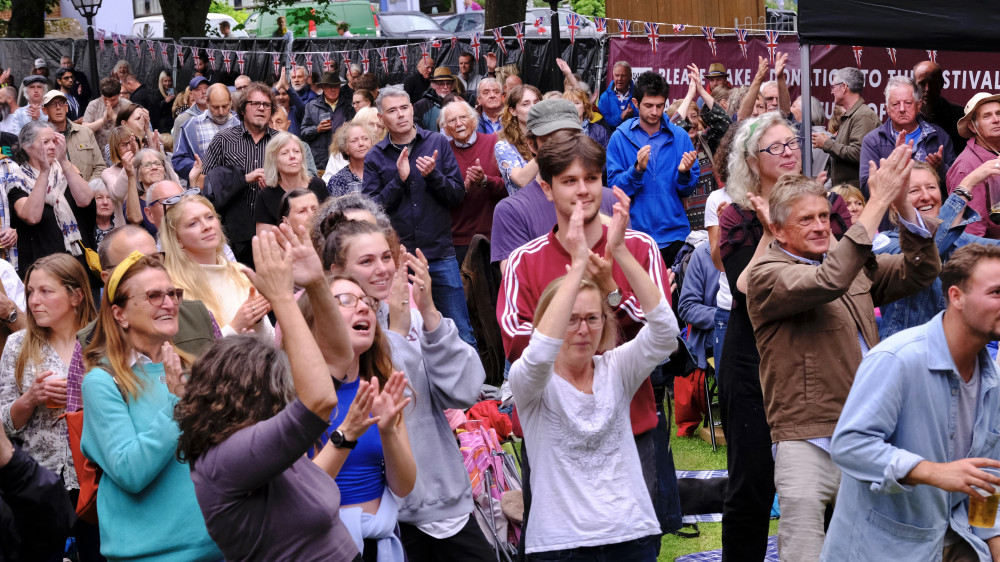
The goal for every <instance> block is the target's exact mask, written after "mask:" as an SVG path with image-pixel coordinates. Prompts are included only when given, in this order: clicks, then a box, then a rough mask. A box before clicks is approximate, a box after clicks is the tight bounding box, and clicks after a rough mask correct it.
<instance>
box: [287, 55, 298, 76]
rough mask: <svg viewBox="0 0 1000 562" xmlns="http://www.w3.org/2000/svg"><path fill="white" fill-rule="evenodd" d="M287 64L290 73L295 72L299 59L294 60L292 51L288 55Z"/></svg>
mask: <svg viewBox="0 0 1000 562" xmlns="http://www.w3.org/2000/svg"><path fill="white" fill-rule="evenodd" d="M288 64H289V65H291V67H292V74H295V69H296V67H298V66H299V61H297V60H295V54H294V53H293V54H291V55H289V56H288Z"/></svg>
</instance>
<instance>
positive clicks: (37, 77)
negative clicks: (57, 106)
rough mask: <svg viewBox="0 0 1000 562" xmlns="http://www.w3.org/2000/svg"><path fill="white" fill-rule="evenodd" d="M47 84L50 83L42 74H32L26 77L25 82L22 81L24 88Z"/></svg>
mask: <svg viewBox="0 0 1000 562" xmlns="http://www.w3.org/2000/svg"><path fill="white" fill-rule="evenodd" d="M46 83H48V80H46V79H45V77H44V76H42V75H41V74H31V75H29V76H25V77H24V80H21V85H22V86H27V85H28V84H46Z"/></svg>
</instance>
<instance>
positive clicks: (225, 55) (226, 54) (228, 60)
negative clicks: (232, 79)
mask: <svg viewBox="0 0 1000 562" xmlns="http://www.w3.org/2000/svg"><path fill="white" fill-rule="evenodd" d="M231 53H232V51H222V62H223V63H224V64H225V65H226V72H232V71H233V58H232V56H230V55H231Z"/></svg>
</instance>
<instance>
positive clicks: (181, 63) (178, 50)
mask: <svg viewBox="0 0 1000 562" xmlns="http://www.w3.org/2000/svg"><path fill="white" fill-rule="evenodd" d="M174 52H176V53H177V66H184V47H182V46H181V45H174Z"/></svg>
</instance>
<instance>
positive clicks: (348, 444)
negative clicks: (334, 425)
mask: <svg viewBox="0 0 1000 562" xmlns="http://www.w3.org/2000/svg"><path fill="white" fill-rule="evenodd" d="M330 444H331V445H333V446H334V447H337V448H338V449H353V448H355V447H357V446H358V442H357V441H349V440H348V439H347V437H345V436H344V432H343V431H340V430H339V429H336V430H334V432H333V433H331V434H330Z"/></svg>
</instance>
